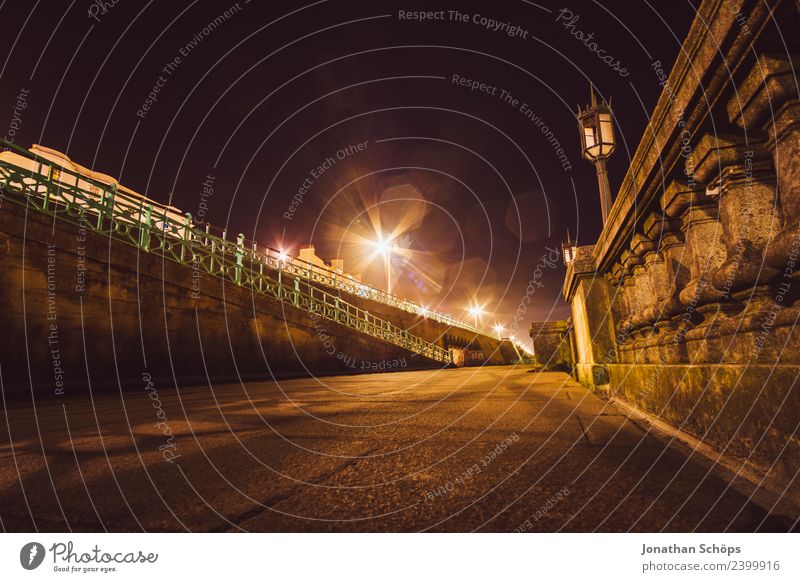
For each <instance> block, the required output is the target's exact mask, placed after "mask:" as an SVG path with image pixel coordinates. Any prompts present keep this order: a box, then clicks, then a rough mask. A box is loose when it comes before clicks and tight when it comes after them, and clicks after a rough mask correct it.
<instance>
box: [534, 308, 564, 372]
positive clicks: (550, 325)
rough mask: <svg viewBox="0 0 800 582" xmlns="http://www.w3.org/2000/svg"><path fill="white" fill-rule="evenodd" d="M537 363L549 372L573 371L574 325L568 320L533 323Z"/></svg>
mask: <svg viewBox="0 0 800 582" xmlns="http://www.w3.org/2000/svg"><path fill="white" fill-rule="evenodd" d="M530 335H531V339H532V340H533V355H534V359H535V363H536V365H538V366H542V367H543V368H544V369H547V370H564V371H569V372H571V371H572V369H573V357H572V349H573V348H572V324H571V322H570V321H568V320H561V321H535V322H533V323H531V330H530Z"/></svg>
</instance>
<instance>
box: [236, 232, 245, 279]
mask: <svg viewBox="0 0 800 582" xmlns="http://www.w3.org/2000/svg"><path fill="white" fill-rule="evenodd" d="M243 257H244V235H243V234H242V233H239V236H237V237H236V277H235V279H236V284H237V285H241V284H242V258H243Z"/></svg>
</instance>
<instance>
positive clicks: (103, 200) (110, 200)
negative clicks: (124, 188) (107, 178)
mask: <svg viewBox="0 0 800 582" xmlns="http://www.w3.org/2000/svg"><path fill="white" fill-rule="evenodd" d="M116 190H117V185H116V184H112V185H111V189H110V190H103V194H102V195H101V197H100V210H99V211H98V213H97V230H98V231H99V230H102V228H103V220H104V219H105V214H106V206H109V207H110V208H109V210H110V215H111V220H112V221H113V220H114V192H116Z"/></svg>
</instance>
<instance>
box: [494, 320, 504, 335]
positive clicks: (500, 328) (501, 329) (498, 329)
mask: <svg viewBox="0 0 800 582" xmlns="http://www.w3.org/2000/svg"><path fill="white" fill-rule="evenodd" d="M505 331H506V328H505V326H504V325H503V324H501V323H496V324H495V326H494V332H495V333H496V334H497V337H503V332H505Z"/></svg>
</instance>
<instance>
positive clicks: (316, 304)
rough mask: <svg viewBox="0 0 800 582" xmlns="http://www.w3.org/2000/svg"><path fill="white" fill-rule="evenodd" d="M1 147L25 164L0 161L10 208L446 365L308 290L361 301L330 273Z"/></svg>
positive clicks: (441, 354) (374, 320) (400, 333)
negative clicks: (336, 293) (24, 209)
mask: <svg viewBox="0 0 800 582" xmlns="http://www.w3.org/2000/svg"><path fill="white" fill-rule="evenodd" d="M0 143H2V146H3V147H4V148H6V149H8V150H11V151H13V152H14V153H16V154H19V155H21V156H23V157H24V158H26V159H25V160H24V165H22V162H20V164H17V163H12V162H11V161H8V160H3V159H0V187H2V189H3V190H4V191H5V192H7V193H11V194H18V195H19V196H16V197H15V196H10V197H8V200H10V201H13V202H17V203H19V204H22V205H26V206H27V207H28V208H32V209H34V210H37V211H39V212H42V213H46V214H49V215H51V216H55V217H56V218H59V219H62V220H67V221H69V222H72V223H75V224H79V225H81V226H83V227H85V228H88V229H90V230H93V231H94V232H97V233H99V234H103V235H106V236H109V237H112V238H114V239H117V240H120V241H122V242H125V243H127V244H130V245H133V246H136V247H138V248H140V249H142V250H143V251H146V252H148V253H154V254H157V255H160V256H163V257H165V258H167V259H169V260H171V261H174V262H176V263H179V264H182V265H186V266H189V267H192V268H195V269H199V270H202V271H204V272H206V273H208V274H209V275H212V276H214V277H217V278H220V279H223V280H227V281H230V282H232V283H234V284H236V285H238V286H240V287H246V288H249V289H252V290H253V291H254V292H256V293H258V294H260V295H263V296H266V297H270V298H272V299H276V300H278V301H282V302H286V303H289V304H291V305H293V306H295V307H297V308H299V309H302V310H304V311H307V312H309V313H312V314H316V315H317V316H319V317H321V318H323V319H327V320H330V321H334V322H336V323H339V324H342V325H344V326H346V327H348V328H350V329H353V330H356V331H358V332H361V333H365V334H367V335H369V336H371V337H374V338H378V339H381V340H383V341H386V342H389V343H392V344H394V345H397V346H400V347H403V348H405V349H407V350H410V351H413V352H416V353H418V354H420V355H423V356H425V357H427V358H430V359H432V360H436V361H439V362H443V363H452V361H453V356H452V353H451V352H450V351H449V350H445V349H443V348H441V347H439V346H437V345H436V344H433V343H431V342H428V341H427V340H425V339H423V338H421V337H419V336H416V335H413V334H411V333H409V332H408V330H405V329H402V328H399V327H398V326H396V325H394V324H393V323H391V322H389V321H386V320H384V319H381V318H378V317H375V316H374V315H372V314H370V313H369V312H368V311H366V310H363V309H361V308H359V307H357V306H355V305H352V304H350V303H348V302H346V301H344V300H342V299H340V298H339V297H336V296H334V295H331V294H330V293H327V292H325V291H323V290H321V289H319V288H316V287H314V286H313V285H312V282H317V283H322V284H324V285H327V286H329V287H335V288H337V289H342V290H345V291H347V292H349V293H353V294H355V295H360V294H359V293H358V292H357V291H358V290H359V289H360V287H358V285H361V284H360V283H358V282H357V281H355V280H353V279H351V278H349V277H348V278H344V277H339V279H338V283H339V284H333V283H334V282H335V281H337V280H336V277H335V276H336V273H335V272H333V271H328V272H327V273H322V272H321V271H322V270H320V269H318V268H317V270H316V271H314V270H313V269H312V268H310V267H314V266H313V265H309V264H308V263H304V262H303V261H298V260H296V259H293V260H291V261H290V260H287V259H286V258H284V257H281V256H280V255H279V254H278V252H277V251H273V252H270V251H271V249H267V251H266V252H263V253H262V252H259V251H258V250H257V248H256V245H255V243H252V244H245V239H244V235H241V234H240V235H239V236H238V237H237V238H236V240H235V241H230V240H227V238H226V234H225V232H224V231H223V233H222V236H217V235H216V234H212V232H211V229H210V227H208V226H207V227H206V228H205V229H198V228H196V227H195V226H194V225H193V223H192V217H191V215H190V214H185V215H183V216H181V214H180V212H179V211H177V210H176V209H174V208H171V207H167V206H163V205H161V204H158V203H157V202H155V201H152V200H149V199H147V198H143V197H140V196H134V195H131V194H128V193H127V192H125V191H123V190H120V189H119V187H118V185H117V184H116V183H112V184H106V183H104V182H102V181H99V180H96V179H92V178H89V177H87V176H84V175H82V174H80V173H77V172H75V171H74V170H72V169H70V168H66V167H64V166H61V165H59V164H56V163H54V162H52V161H50V160H47V159H45V158H42V157H40V156H37V155H35V154H32V153H31V152H29V151H27V150H24V149H21V148H19V147H17V146H15V145H14V144H12V143H9V142H6V141H4V140H0ZM298 262H299V263H304V264H305V265H309V266H308V267H303V265H298ZM343 279H346V280H343ZM354 284H356V285H354ZM364 287H366V286H364ZM362 296H363V295H362Z"/></svg>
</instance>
